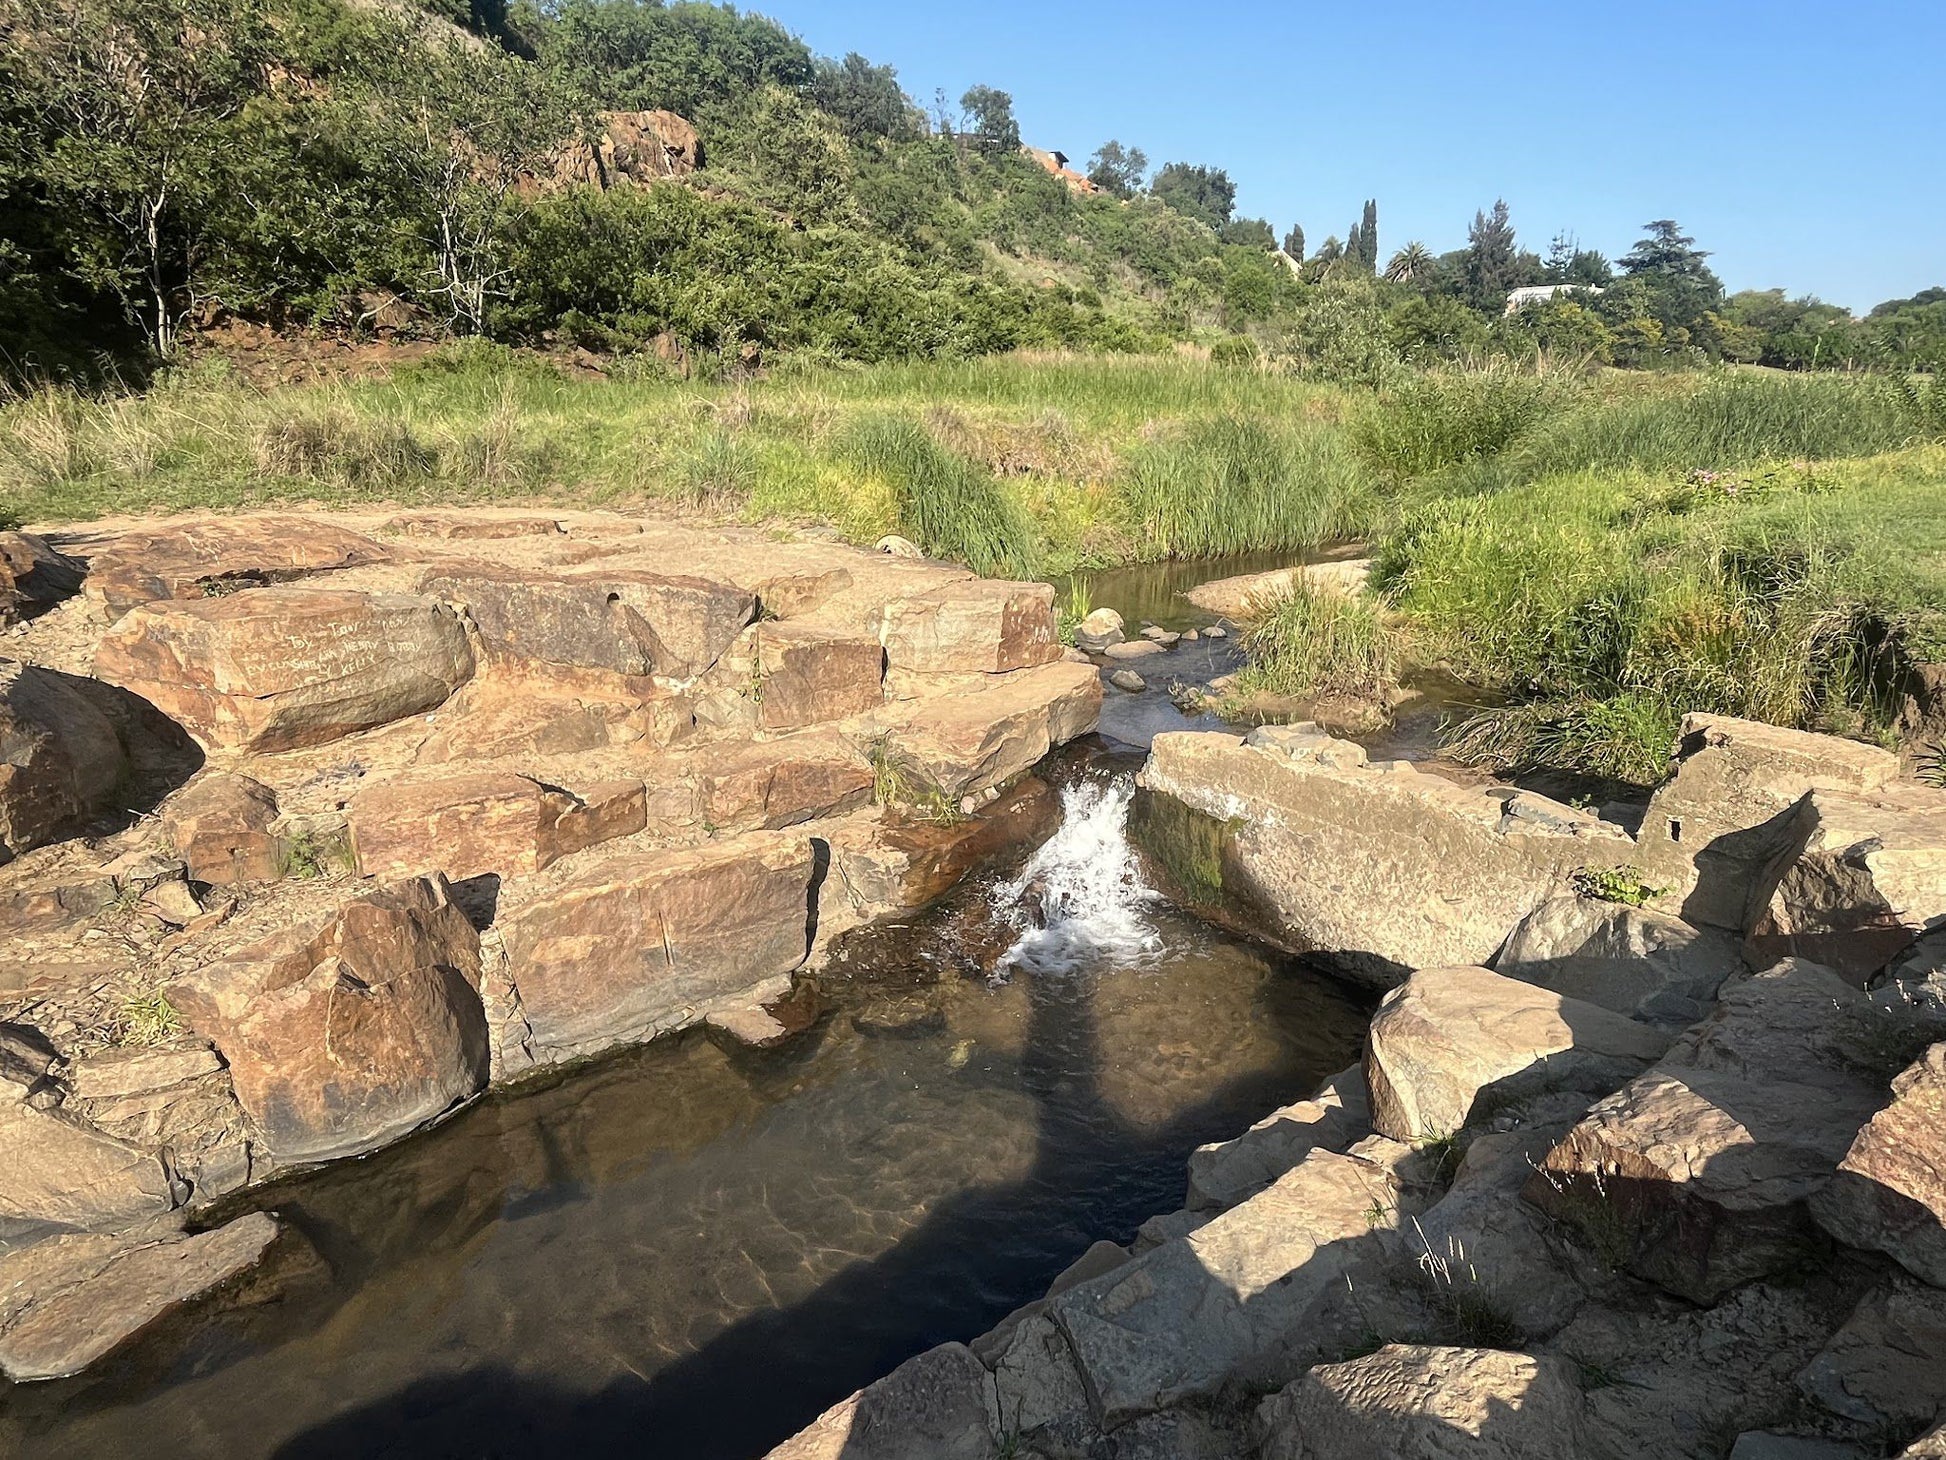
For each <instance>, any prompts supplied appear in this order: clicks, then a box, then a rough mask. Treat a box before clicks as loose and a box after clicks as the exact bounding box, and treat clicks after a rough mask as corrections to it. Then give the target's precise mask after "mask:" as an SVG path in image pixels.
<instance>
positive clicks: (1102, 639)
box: [1074, 608, 1122, 654]
mask: <svg viewBox="0 0 1946 1460" xmlns="http://www.w3.org/2000/svg"><path fill="white" fill-rule="evenodd" d="M1121 642H1122V616H1121V615H1120V614H1119V613H1117V612H1115V610H1114V609H1112V608H1097V609H1095V610H1093V611H1092V612H1090V613H1089V614H1088V616H1087V617H1086V618H1084V619H1082V620H1081V622H1080V623H1079V624H1078V625H1076V626H1075V631H1074V644H1075V647H1076V648H1077V649H1085V650H1087V651H1088V652H1089V653H1090V654H1099V653H1101V652H1102V651H1103V650H1104V649H1106V648H1107V647H1108V646H1109V645H1110V644H1119V643H1121Z"/></svg>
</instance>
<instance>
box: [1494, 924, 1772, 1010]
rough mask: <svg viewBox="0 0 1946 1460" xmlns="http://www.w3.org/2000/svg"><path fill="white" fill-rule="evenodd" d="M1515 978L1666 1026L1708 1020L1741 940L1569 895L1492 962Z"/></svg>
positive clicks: (1739, 961)
mask: <svg viewBox="0 0 1946 1460" xmlns="http://www.w3.org/2000/svg"><path fill="white" fill-rule="evenodd" d="M1493 966H1494V968H1495V969H1496V970H1497V971H1498V972H1500V973H1504V974H1506V975H1507V976H1508V977H1510V978H1518V979H1522V980H1525V981H1526V982H1528V983H1533V984H1539V985H1540V986H1541V987H1543V988H1547V989H1552V990H1554V991H1555V992H1556V993H1560V994H1566V995H1568V996H1570V997H1572V998H1576V999H1580V1000H1583V1001H1584V1002H1587V1003H1590V1004H1596V1005H1599V1006H1600V1007H1602V1008H1604V1009H1611V1010H1613V1011H1614V1012H1616V1013H1618V1014H1627V1015H1630V1016H1631V1017H1633V1018H1637V1019H1642V1020H1645V1021H1647V1022H1649V1023H1654V1024H1662V1025H1665V1026H1687V1025H1689V1024H1693V1023H1694V1022H1695V1021H1696V1020H1698V1019H1700V1018H1702V1017H1703V1015H1704V1013H1705V1012H1706V1011H1707V1008H1708V1004H1709V1001H1710V1000H1711V999H1713V998H1715V997H1716V991H1717V990H1718V989H1719V988H1721V987H1722V986H1723V981H1724V980H1725V979H1726V978H1728V977H1730V976H1731V975H1732V974H1734V973H1739V972H1741V971H1742V969H1743V954H1742V950H1741V949H1740V948H1739V946H1738V944H1737V940H1736V939H1735V938H1734V937H1733V936H1731V935H1730V934H1729V933H1727V932H1724V931H1723V930H1721V929H1718V928H1698V927H1696V926H1694V925H1693V924H1691V923H1686V922H1684V921H1683V920H1682V919H1681V918H1677V917H1672V916H1671V915H1669V914H1668V913H1659V912H1655V911H1653V910H1651V909H1648V908H1640V907H1629V906H1627V905H1625V904H1623V903H1616V902H1602V901H1600V900H1599V899H1596V898H1592V897H1582V896H1577V895H1574V894H1563V895H1561V896H1558V897H1551V898H1549V899H1548V900H1547V901H1546V902H1544V903H1542V904H1541V905H1540V906H1539V907H1537V908H1535V909H1534V910H1533V911H1532V912H1531V913H1529V914H1528V915H1527V916H1526V917H1525V918H1522V919H1521V921H1520V925H1519V926H1518V927H1516V928H1515V929H1514V931H1513V933H1512V935H1511V936H1510V937H1509V938H1508V939H1507V944H1506V946H1505V947H1504V948H1502V949H1501V950H1500V952H1499V954H1498V956H1496V957H1495V959H1494V960H1493Z"/></svg>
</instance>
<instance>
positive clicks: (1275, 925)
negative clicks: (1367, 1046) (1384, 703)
mask: <svg viewBox="0 0 1946 1460" xmlns="http://www.w3.org/2000/svg"><path fill="white" fill-rule="evenodd" d="M1141 784H1142V785H1143V786H1144V787H1146V788H1147V789H1148V790H1150V791H1152V792H1155V793H1158V794H1160V795H1163V796H1167V797H1170V798H1173V799H1174V800H1175V801H1177V802H1180V803H1181V804H1182V805H1183V806H1185V807H1187V808H1189V809H1190V810H1191V811H1193V812H1195V813H1197V814H1198V815H1200V816H1201V817H1203V818H1206V819H1207V820H1208V821H1210V822H1213V823H1215V828H1214V835H1215V842H1216V845H1215V846H1214V848H1213V849H1212V850H1210V851H1209V852H1208V853H1207V854H1205V855H1204V856H1203V858H1202V860H1203V861H1204V862H1206V863H1209V864H1213V865H1208V866H1207V867H1206V868H1205V870H1204V872H1203V874H1202V875H1203V879H1204V880H1205V881H1215V880H1220V881H1221V883H1222V886H1223V890H1224V892H1225V893H1226V894H1229V895H1233V896H1235V897H1238V898H1240V899H1242V900H1243V901H1244V902H1245V903H1246V904H1247V905H1249V906H1251V907H1252V908H1254V909H1257V910H1259V911H1260V912H1261V913H1262V914H1264V915H1265V917H1266V918H1267V920H1268V922H1269V926H1267V927H1266V928H1265V929H1264V931H1266V932H1268V933H1270V934H1271V935H1272V936H1274V937H1278V938H1280V939H1281V940H1282V941H1283V942H1284V943H1285V944H1286V945H1287V946H1293V947H1296V948H1299V949H1302V950H1307V951H1314V952H1320V953H1325V954H1329V955H1331V956H1332V958H1333V961H1335V962H1337V963H1338V964H1339V965H1340V966H1341V967H1343V968H1345V969H1346V971H1348V972H1350V973H1352V974H1354V975H1355V976H1358V977H1361V978H1363V979H1365V980H1367V981H1369V982H1372V983H1376V984H1378V985H1380V986H1384V987H1389V986H1392V985H1394V984H1396V983H1397V982H1398V981H1399V979H1400V978H1401V977H1402V975H1403V972H1404V970H1406V969H1410V968H1438V967H1454V966H1461V965H1481V964H1484V963H1486V962H1487V961H1488V960H1489V959H1491V958H1492V957H1493V955H1494V954H1495V953H1496V952H1498V951H1499V949H1500V946H1501V944H1502V943H1503V942H1504V941H1505V939H1506V937H1507V933H1508V931H1509V930H1510V929H1511V928H1513V926H1514V925H1515V924H1516V923H1518V922H1519V921H1520V920H1521V919H1522V918H1523V917H1525V916H1526V915H1527V914H1528V913H1529V912H1531V911H1533V909H1534V908H1535V907H1537V906H1539V905H1540V903H1541V902H1543V901H1545V900H1546V899H1547V898H1548V897H1549V896H1550V895H1552V894H1553V893H1554V891H1555V890H1556V889H1557V888H1558V887H1559V886H1560V884H1561V881H1562V879H1563V878H1565V876H1566V875H1567V874H1568V873H1569V872H1570V871H1572V870H1573V869H1575V868H1577V867H1582V866H1587V865H1591V864H1592V865H1606V864H1610V863H1613V862H1616V861H1620V860H1622V859H1623V858H1625V857H1626V856H1627V854H1628V851H1629V849H1630V845H1631V844H1630V842H1629V839H1628V837H1627V835H1626V834H1625V833H1624V832H1622V831H1621V830H1620V828H1618V827H1614V826H1611V825H1609V824H1608V823H1606V822H1603V821H1600V820H1598V819H1597V818H1595V817H1593V816H1590V815H1588V814H1587V813H1585V812H1582V811H1578V810H1576V809H1574V808H1573V807H1569V806H1564V805H1561V804H1560V803H1558V802H1553V801H1549V800H1547V799H1546V798H1544V797H1539V796H1535V795H1532V794H1531V793H1528V792H1523V791H1515V790H1513V789H1512V788H1509V787H1477V786H1475V787H1468V786H1461V785H1458V784H1456V783H1454V782H1452V781H1448V780H1446V779H1444V778H1443V777H1440V776H1437V775H1433V774H1430V773H1427V772H1423V771H1419V770H1415V769H1413V768H1412V767H1410V766H1407V765H1405V764H1403V763H1383V764H1367V763H1366V762H1365V758H1364V755H1363V752H1362V751H1360V750H1359V748H1358V747H1357V746H1356V745H1353V744H1351V743H1349V742H1344V741H1336V740H1332V739H1331V738H1330V737H1328V736H1318V735H1315V734H1299V735H1296V736H1294V737H1292V738H1291V739H1290V740H1289V741H1288V742H1283V743H1273V742H1268V741H1266V740H1264V739H1263V738H1261V737H1260V738H1259V740H1258V743H1256V744H1249V743H1246V741H1245V740H1243V739H1241V738H1239V737H1236V736H1232V735H1225V734H1219V733H1200V732H1173V733H1169V734H1164V735H1158V736H1156V737H1155V742H1154V745H1153V747H1152V749H1151V751H1150V755H1149V761H1148V764H1147V766H1145V767H1144V769H1143V771H1142V774H1141Z"/></svg>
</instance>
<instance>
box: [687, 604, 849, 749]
mask: <svg viewBox="0 0 1946 1460" xmlns="http://www.w3.org/2000/svg"><path fill="white" fill-rule="evenodd" d="M884 683H885V650H884V649H883V648H882V647H881V646H880V645H879V643H878V641H877V640H876V639H871V638H867V637H865V636H864V635H862V634H856V633H852V632H850V631H847V630H843V629H829V628H822V627H817V626H814V625H807V624H799V623H792V622H789V621H788V620H787V621H785V622H782V623H769V622H766V623H759V624H753V625H752V626H751V627H750V628H749V629H747V630H746V631H745V632H744V633H743V635H742V636H741V637H740V638H739V639H738V640H737V642H736V643H735V644H734V645H732V646H731V648H730V649H729V650H728V651H727V652H726V653H725V654H724V655H723V657H722V659H721V660H720V661H719V662H718V664H717V666H716V668H715V669H714V670H713V671H712V672H711V674H710V676H709V679H708V681H707V685H708V689H707V691H706V696H707V697H706V698H705V699H703V700H701V701H699V703H698V706H697V716H698V718H699V719H702V718H706V719H708V720H709V721H711V722H712V723H714V724H716V725H718V726H730V725H747V726H749V727H751V728H753V729H757V730H763V731H789V730H800V729H803V728H804V727H806V726H809V725H818V724H823V723H826V722H828V721H833V720H844V719H849V718H850V717H852V716H854V715H860V714H863V713H865V712H866V711H868V710H871V709H875V708H876V707H877V706H878V705H879V703H880V702H881V701H882V700H883V699H884V698H885V689H884Z"/></svg>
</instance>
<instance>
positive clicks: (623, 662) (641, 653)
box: [419, 567, 675, 676]
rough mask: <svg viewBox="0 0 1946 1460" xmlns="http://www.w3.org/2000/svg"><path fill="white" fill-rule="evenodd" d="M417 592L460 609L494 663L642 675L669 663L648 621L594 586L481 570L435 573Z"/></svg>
mask: <svg viewBox="0 0 1946 1460" xmlns="http://www.w3.org/2000/svg"><path fill="white" fill-rule="evenodd" d="M419 589H420V591H421V592H423V593H430V594H432V595H433V596H434V597H436V598H439V599H442V600H444V601H445V602H447V603H452V604H456V605H458V606H459V607H462V608H464V609H465V610H466V612H467V614H468V616H469V617H470V618H471V619H472V620H473V624H474V627H476V628H477V629H478V630H479V632H480V639H481V642H482V643H484V644H485V645H486V648H487V652H488V654H489V655H492V656H494V657H496V658H511V659H537V660H541V661H543V662H545V663H549V664H566V665H574V666H577V667H581V668H587V669H606V670H609V671H611V672H613V673H616V674H628V675H644V676H646V675H650V674H656V673H664V672H667V671H668V670H669V668H670V667H671V666H672V665H673V664H674V662H675V660H674V656H673V655H671V654H670V652H669V651H668V650H667V649H666V648H664V647H663V644H662V640H661V639H659V638H657V637H656V633H655V630H654V629H653V628H651V627H650V625H649V623H648V621H647V620H645V619H644V618H643V617H642V616H641V615H640V614H638V613H637V612H636V611H635V610H634V609H633V608H630V607H629V606H628V605H627V604H625V603H623V602H622V601H621V599H620V598H619V597H618V596H615V595H612V594H610V593H609V592H608V590H607V589H606V588H604V587H603V586H602V585H601V584H599V583H569V582H566V581H565V580H563V579H560V578H536V577H534V576H532V575H531V574H529V573H524V572H521V571H519V570H517V569H512V568H491V569H489V568H484V567H482V568H480V569H477V570H469V571H468V572H466V573H464V574H461V573H454V572H448V571H445V570H436V571H434V572H432V573H429V574H427V575H426V576H425V577H423V578H421V579H420V580H419Z"/></svg>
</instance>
